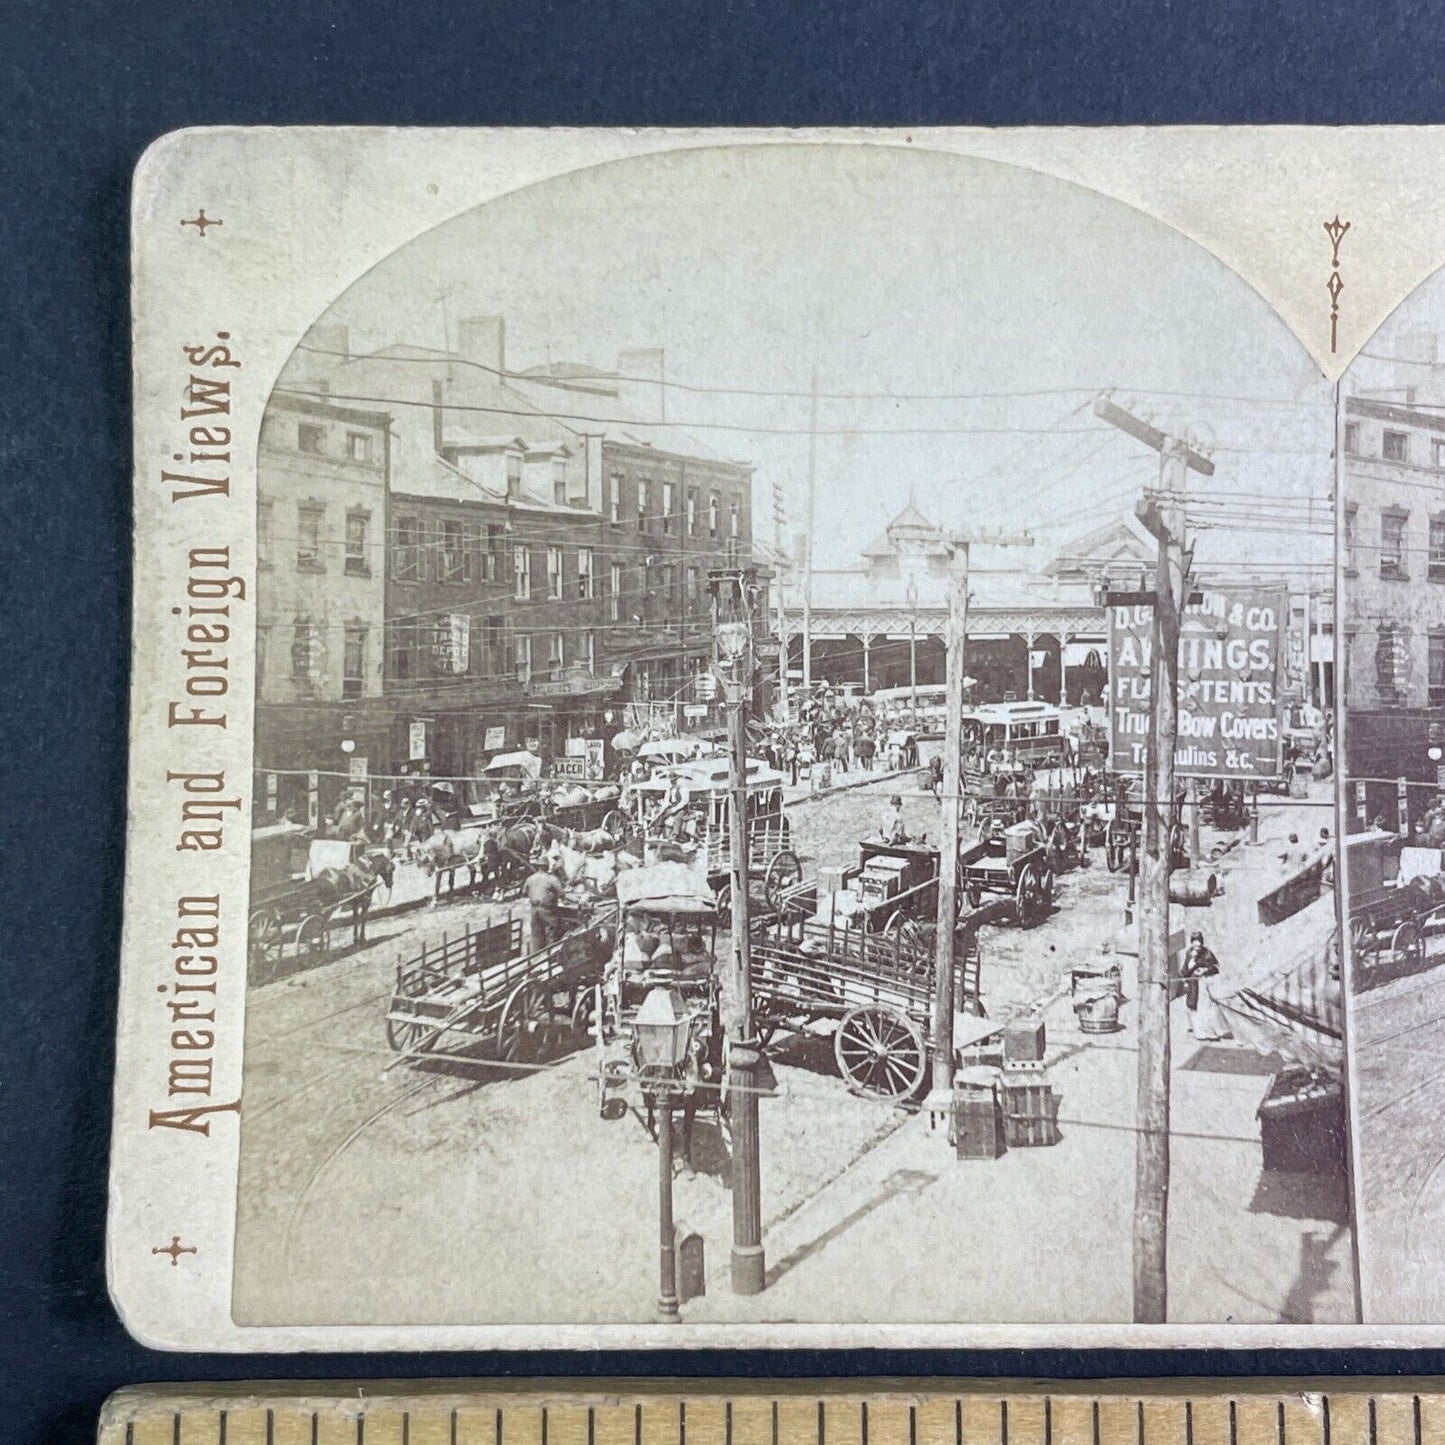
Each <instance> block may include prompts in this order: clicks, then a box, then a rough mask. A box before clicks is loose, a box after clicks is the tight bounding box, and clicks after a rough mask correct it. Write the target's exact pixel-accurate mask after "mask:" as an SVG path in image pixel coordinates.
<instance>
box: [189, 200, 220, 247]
mask: <svg viewBox="0 0 1445 1445" xmlns="http://www.w3.org/2000/svg"><path fill="white" fill-rule="evenodd" d="M222 224H223V223H222V221H221V220H220V219H219V217H218V218H217V219H215V220H212V219H211V217H210V216H208V215H207V214H206V211H205V207H204V206H203V207H202V208H201V209H200V210H199V211H198V212H197V213H196V214H195V215H194V216H193V217H192V218H191V219H190V220H188V221H182V222H181V225H183V226H194V227H195V228H196V233H197V234H198V235H199V236H200V237H201V239H202V240H205V238H206V227H207V226H219V225H222Z"/></svg>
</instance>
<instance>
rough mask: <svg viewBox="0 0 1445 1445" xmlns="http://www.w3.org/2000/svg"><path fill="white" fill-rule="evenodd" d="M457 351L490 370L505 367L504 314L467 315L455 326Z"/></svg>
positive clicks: (505, 339)
mask: <svg viewBox="0 0 1445 1445" xmlns="http://www.w3.org/2000/svg"><path fill="white" fill-rule="evenodd" d="M457 352H458V354H459V355H461V356H464V357H465V358H466V359H467V360H468V361H475V362H476V363H477V364H478V365H480V366H484V367H487V368H488V369H489V370H491V371H505V370H506V369H507V320H506V317H504V316H467V317H465V318H464V319H463V320H462V321H461V323H460V324H459V325H458V326H457Z"/></svg>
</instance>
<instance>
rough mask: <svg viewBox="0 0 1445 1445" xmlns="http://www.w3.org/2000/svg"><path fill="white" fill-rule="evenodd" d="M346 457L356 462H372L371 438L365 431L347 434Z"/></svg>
mask: <svg viewBox="0 0 1445 1445" xmlns="http://www.w3.org/2000/svg"><path fill="white" fill-rule="evenodd" d="M346 455H347V456H349V457H350V458H351V460H352V461H354V462H369V461H370V460H371V437H370V436H369V435H368V434H367V433H366V432H364V431H349V432H347V433H346Z"/></svg>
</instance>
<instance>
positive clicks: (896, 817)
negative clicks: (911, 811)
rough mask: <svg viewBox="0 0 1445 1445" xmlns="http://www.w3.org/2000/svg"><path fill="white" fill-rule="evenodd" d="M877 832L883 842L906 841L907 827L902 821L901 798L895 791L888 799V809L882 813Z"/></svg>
mask: <svg viewBox="0 0 1445 1445" xmlns="http://www.w3.org/2000/svg"><path fill="white" fill-rule="evenodd" d="M878 834H879V836H880V837H881V838H882V839H883V841H884V842H885V843H906V842H907V841H908V827H907V825H906V824H905V823H904V821H903V799H902V798H901V797H899V796H898V795H897V794H896V793H895V794H894V795H893V796H892V797H891V798H889V800H888V811H887V812H886V813H884V815H883V821H882V823H881V824H880V825H879V828H878Z"/></svg>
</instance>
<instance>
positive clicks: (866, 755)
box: [858, 733, 876, 773]
mask: <svg viewBox="0 0 1445 1445" xmlns="http://www.w3.org/2000/svg"><path fill="white" fill-rule="evenodd" d="M875 747H876V744H875V743H874V741H873V734H872V733H864V735H863V736H862V737H861V738H860V739H859V741H858V761H859V763H860V765H861V766H862V769H863V771H864V772H865V773H871V772H872V771H873V754H874V750H875Z"/></svg>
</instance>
